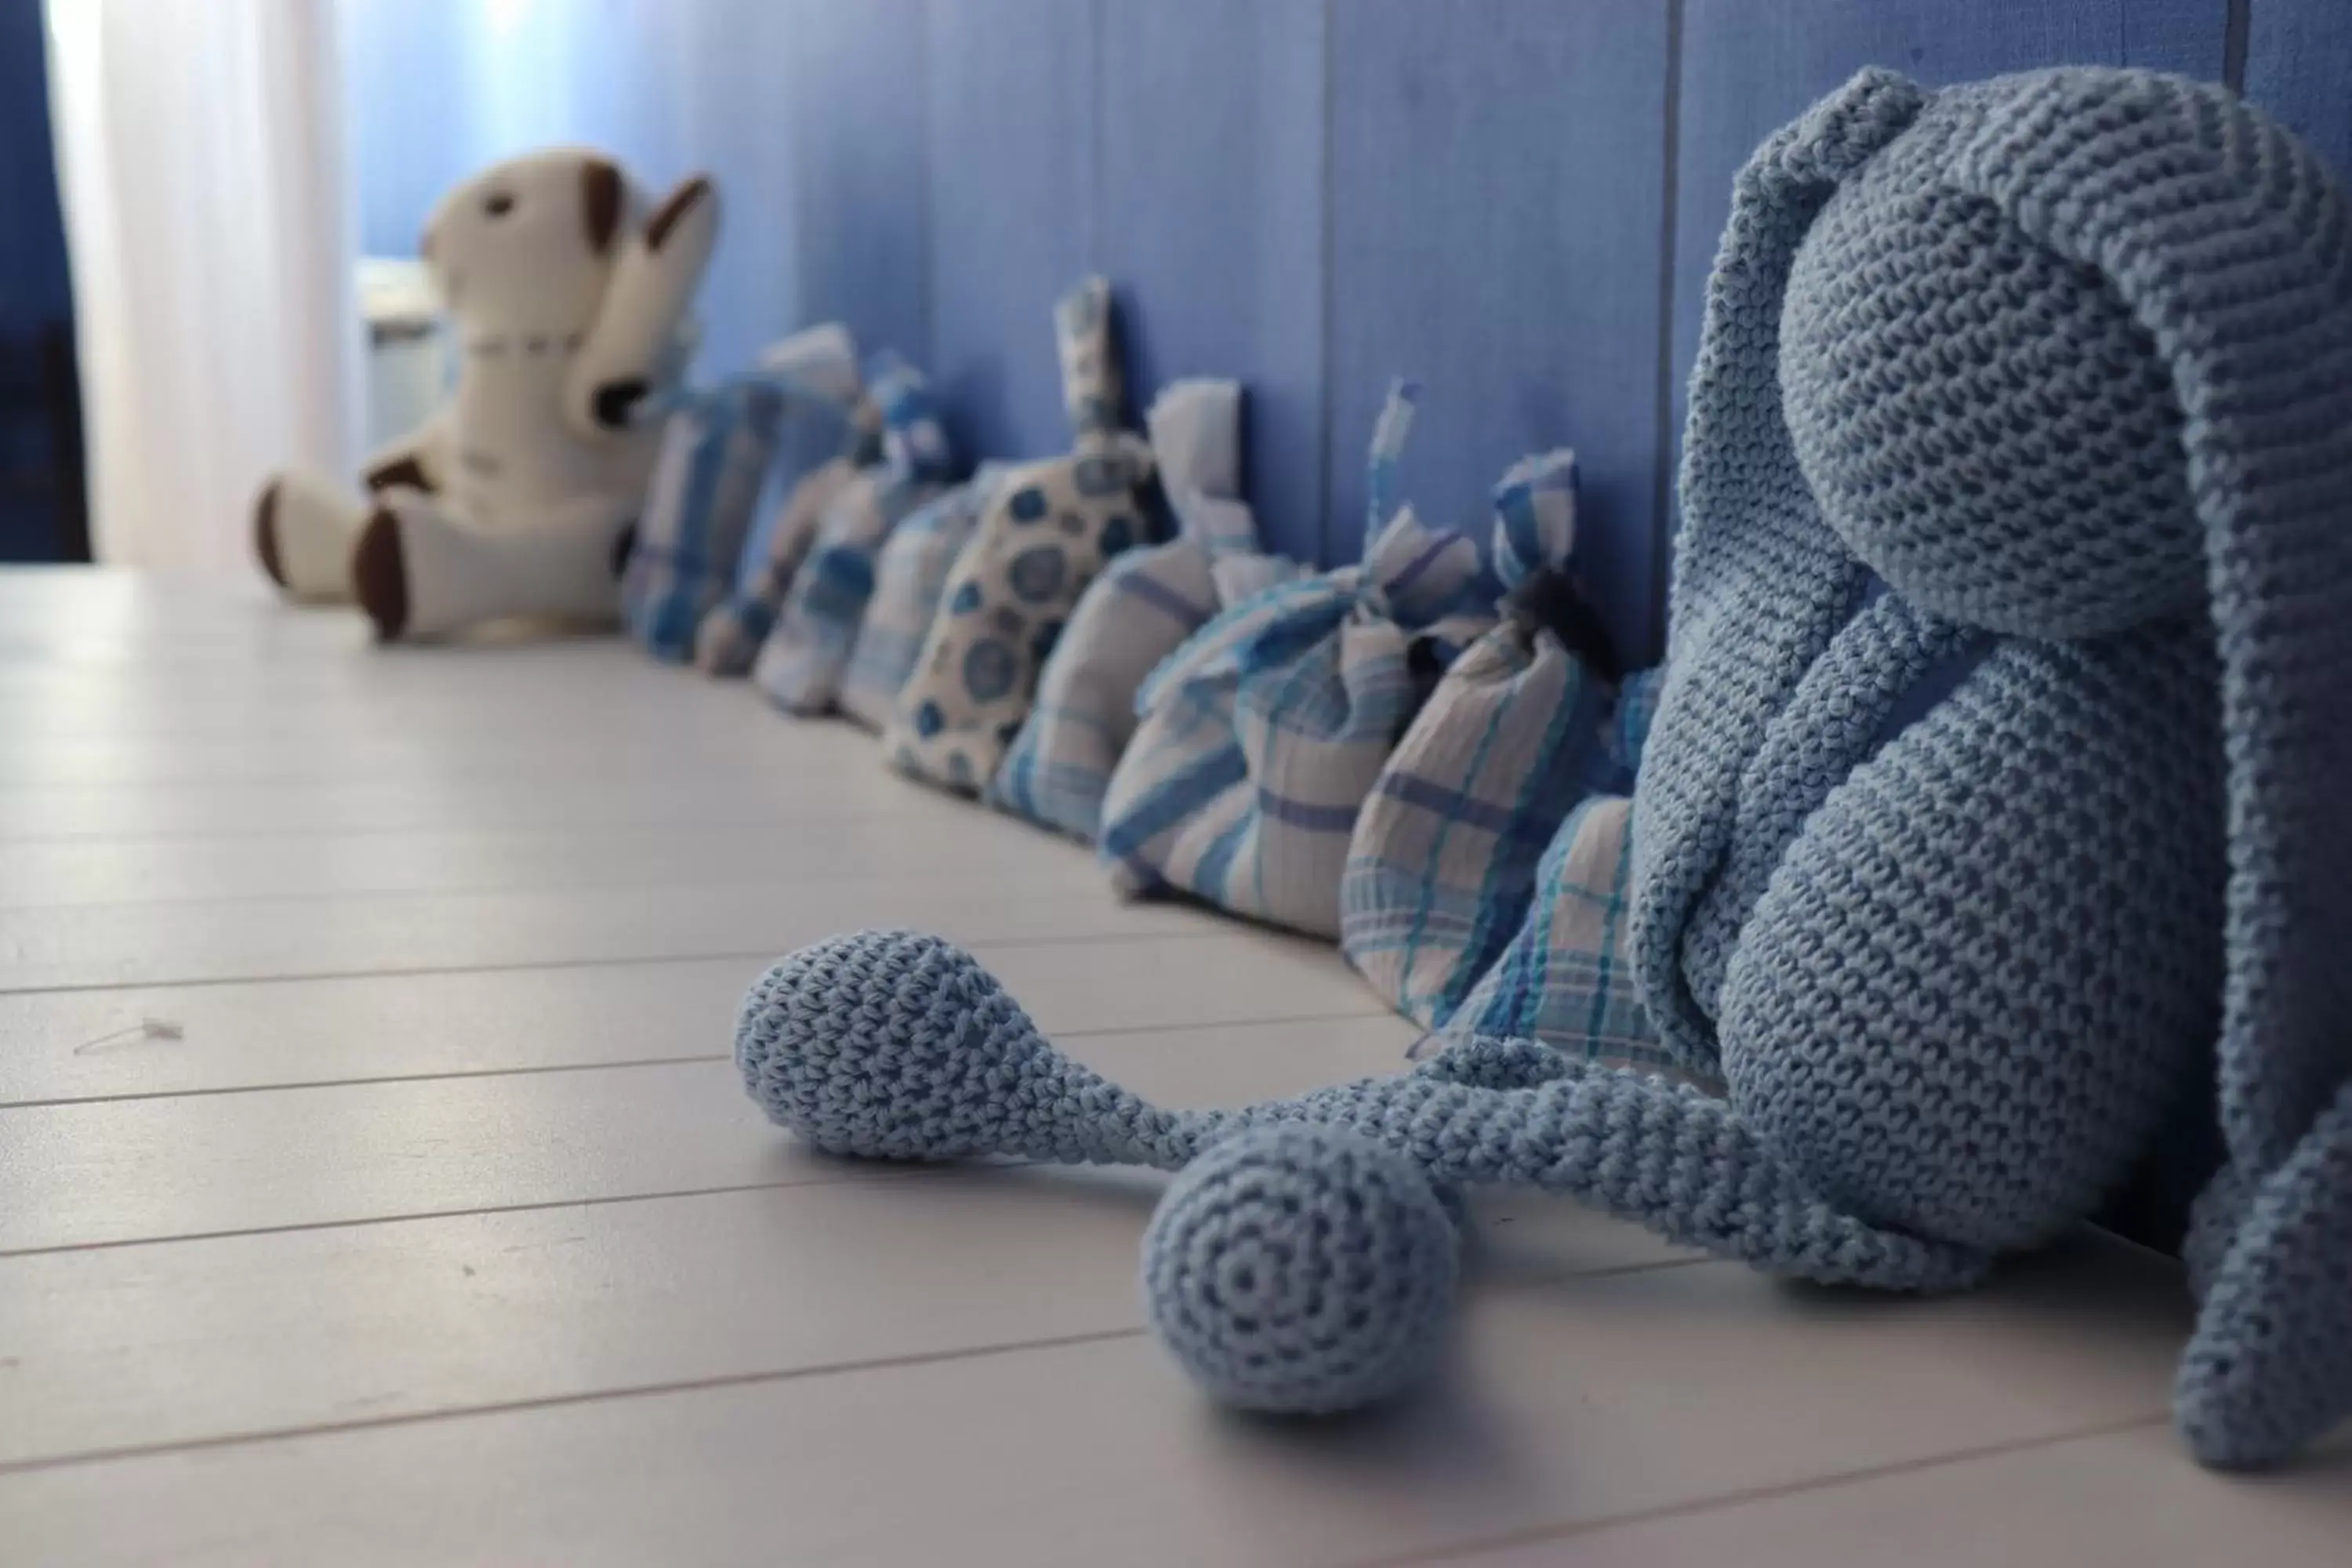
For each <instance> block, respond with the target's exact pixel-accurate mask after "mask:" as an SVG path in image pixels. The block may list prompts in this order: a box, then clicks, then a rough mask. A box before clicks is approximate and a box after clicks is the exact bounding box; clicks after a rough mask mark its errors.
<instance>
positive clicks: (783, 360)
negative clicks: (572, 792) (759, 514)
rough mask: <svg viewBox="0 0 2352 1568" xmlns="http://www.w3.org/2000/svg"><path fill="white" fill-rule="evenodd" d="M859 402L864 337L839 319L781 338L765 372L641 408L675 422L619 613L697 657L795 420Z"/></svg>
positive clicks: (643, 637) (660, 653)
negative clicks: (706, 623)
mask: <svg viewBox="0 0 2352 1568" xmlns="http://www.w3.org/2000/svg"><path fill="white" fill-rule="evenodd" d="M856 398H857V362H856V344H855V343H854V342H853V341H852V340H851V338H850V335H849V333H848V331H847V330H846V329H845V328H844V327H842V326H840V325H839V324H837V323H830V322H829V323H827V324H825V325H824V326H819V327H812V328H810V329H808V330H807V331H803V332H796V333H794V334H793V336H791V337H789V338H785V339H783V340H782V342H777V343H774V344H772V345H771V346H770V347H769V348H768V350H767V351H766V352H765V353H762V354H761V356H760V363H759V365H758V367H757V368H756V369H753V370H751V371H749V372H746V373H744V374H740V375H735V376H730V377H729V378H727V379H726V380H724V381H721V382H719V383H718V384H716V385H714V386H710V387H707V388H700V389H691V388H686V387H672V388H669V389H667V390H666V391H664V392H662V393H660V394H658V395H656V396H655V397H653V398H650V399H648V400H647V401H646V403H645V404H644V405H641V406H640V408H639V410H638V413H637V416H636V417H638V418H640V419H654V418H666V419H667V424H666V425H665V426H664V429H663V432H662V447H661V452H660V456H659V458H658V459H657V461H656V465H655V468H654V475H653V479H652V481H651V483H650V484H649V485H648V487H647V492H646V508H645V510H644V512H643V514H642V515H641V516H640V517H639V518H638V520H637V530H636V538H635V543H634V544H633V545H632V546H631V549H630V553H629V560H628V563H627V564H626V566H625V568H624V569H623V572H622V577H621V613H622V619H623V622H624V624H625V626H627V627H628V628H629V630H630V632H631V634H632V635H634V636H635V637H636V638H637V639H638V640H639V641H640V642H642V643H644V644H645V646H646V649H647V650H648V651H649V652H651V653H652V654H653V655H654V656H655V657H656V658H664V659H684V658H689V657H691V656H692V655H693V654H694V652H695V640H696V637H697V633H698V628H699V627H700V626H701V623H702V622H703V620H704V618H705V617H706V616H708V615H709V614H710V612H711V611H712V610H714V609H715V608H716V607H717V606H718V605H719V604H720V603H721V602H722V601H724V600H725V599H726V598H727V597H728V595H729V591H730V589H731V588H732V587H733V585H734V584H735V581H736V578H737V576H738V574H739V572H740V566H741V556H742V554H743V548H744V542H745V541H746V540H747V539H748V538H749V536H750V535H751V519H752V512H753V510H754V508H756V507H757V505H758V504H759V499H760V492H761V489H763V488H764V486H765V484H766V480H767V477H768V471H769V469H770V468H771V467H772V465H773V463H774V460H775V458H776V454H777V450H778V448H779V446H780V444H781V441H782V436H783V425H784V422H785V420H786V418H787V416H807V417H812V418H817V417H823V418H832V419H837V418H839V417H840V416H842V414H843V413H844V412H845V411H846V410H847V409H848V408H849V407H850V406H851V405H852V404H853V403H855V402H856Z"/></svg>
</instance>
